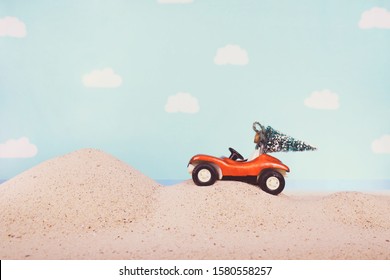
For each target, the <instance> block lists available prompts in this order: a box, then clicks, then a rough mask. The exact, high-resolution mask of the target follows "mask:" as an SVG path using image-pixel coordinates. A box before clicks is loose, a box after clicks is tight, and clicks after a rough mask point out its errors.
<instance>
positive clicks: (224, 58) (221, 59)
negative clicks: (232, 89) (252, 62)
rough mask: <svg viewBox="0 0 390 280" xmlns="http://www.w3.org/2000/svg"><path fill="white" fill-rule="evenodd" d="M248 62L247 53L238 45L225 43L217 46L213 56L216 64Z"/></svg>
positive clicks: (243, 63) (244, 63) (242, 63)
mask: <svg viewBox="0 0 390 280" xmlns="http://www.w3.org/2000/svg"><path fill="white" fill-rule="evenodd" d="M248 62H249V58H248V53H247V52H246V50H244V49H242V48H241V47H240V46H238V45H226V46H225V47H223V48H219V49H218V50H217V54H216V55H215V57H214V63H215V64H218V65H226V64H232V65H246V64H248Z"/></svg>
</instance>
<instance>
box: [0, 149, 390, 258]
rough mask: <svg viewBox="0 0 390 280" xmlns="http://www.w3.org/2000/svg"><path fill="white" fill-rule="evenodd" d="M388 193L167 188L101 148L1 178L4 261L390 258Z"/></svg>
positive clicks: (234, 185) (233, 185) (229, 185)
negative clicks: (274, 192) (3, 180)
mask: <svg viewBox="0 0 390 280" xmlns="http://www.w3.org/2000/svg"><path fill="white" fill-rule="evenodd" d="M389 213H390V196H389V195H372V194H365V193H359V192H340V193H334V194H330V195H317V196H304V195H293V194H291V193H290V194H289V193H288V187H287V188H286V190H285V192H284V193H282V194H281V195H279V196H271V195H268V194H266V193H264V192H263V191H261V190H260V189H259V188H257V187H255V186H252V185H248V184H244V183H238V182H221V181H219V182H217V183H216V184H215V185H213V186H211V187H197V186H195V185H194V184H193V183H192V181H190V180H188V181H187V182H185V183H182V184H179V185H176V186H172V187H161V186H159V185H158V184H157V183H156V182H154V181H153V180H151V179H149V178H147V177H146V176H144V175H142V174H141V173H140V172H138V171H137V170H135V169H134V168H132V167H130V166H128V165H126V164H125V163H123V162H121V161H119V160H117V159H115V158H113V157H112V156H110V155H107V154H105V153H103V152H100V151H96V150H92V149H86V150H80V151H76V152H74V153H71V154H68V155H65V156H63V157H59V158H55V159H52V160H49V161H47V162H44V163H42V164H40V165H38V166H36V167H34V168H32V169H30V170H28V171H26V172H24V173H22V174H20V175H19V176H17V177H15V178H14V179H12V180H10V181H7V182H6V183H3V184H1V185H0V241H1V243H0V258H1V259H390V219H389V218H388V217H389Z"/></svg>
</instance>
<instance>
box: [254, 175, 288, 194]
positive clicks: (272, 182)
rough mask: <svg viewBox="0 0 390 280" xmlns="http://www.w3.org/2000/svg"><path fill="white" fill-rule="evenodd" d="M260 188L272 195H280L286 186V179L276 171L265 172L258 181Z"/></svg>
mask: <svg viewBox="0 0 390 280" xmlns="http://www.w3.org/2000/svg"><path fill="white" fill-rule="evenodd" d="M258 184H259V186H260V188H261V189H262V190H263V191H265V192H266V193H269V194H272V195H278V194H280V193H281V192H282V191H283V189H284V185H285V181H284V177H283V175H282V174H280V173H279V172H278V171H276V170H266V171H264V172H263V173H262V174H261V175H260V177H259V180H258Z"/></svg>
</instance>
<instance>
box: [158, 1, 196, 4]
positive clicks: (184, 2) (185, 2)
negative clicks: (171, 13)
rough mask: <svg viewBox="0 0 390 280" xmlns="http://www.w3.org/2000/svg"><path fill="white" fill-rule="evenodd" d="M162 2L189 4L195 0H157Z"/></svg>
mask: <svg viewBox="0 0 390 280" xmlns="http://www.w3.org/2000/svg"><path fill="white" fill-rule="evenodd" d="M157 2H158V3H161V4H187V3H192V2H193V0H157Z"/></svg>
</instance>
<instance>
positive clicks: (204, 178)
mask: <svg viewBox="0 0 390 280" xmlns="http://www.w3.org/2000/svg"><path fill="white" fill-rule="evenodd" d="M192 180H193V181H194V183H195V184H196V185H198V186H210V185H212V184H214V183H215V181H216V180H217V172H216V171H215V169H214V167H213V166H212V165H210V164H199V165H197V166H196V167H195V168H194V170H193V171H192Z"/></svg>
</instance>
